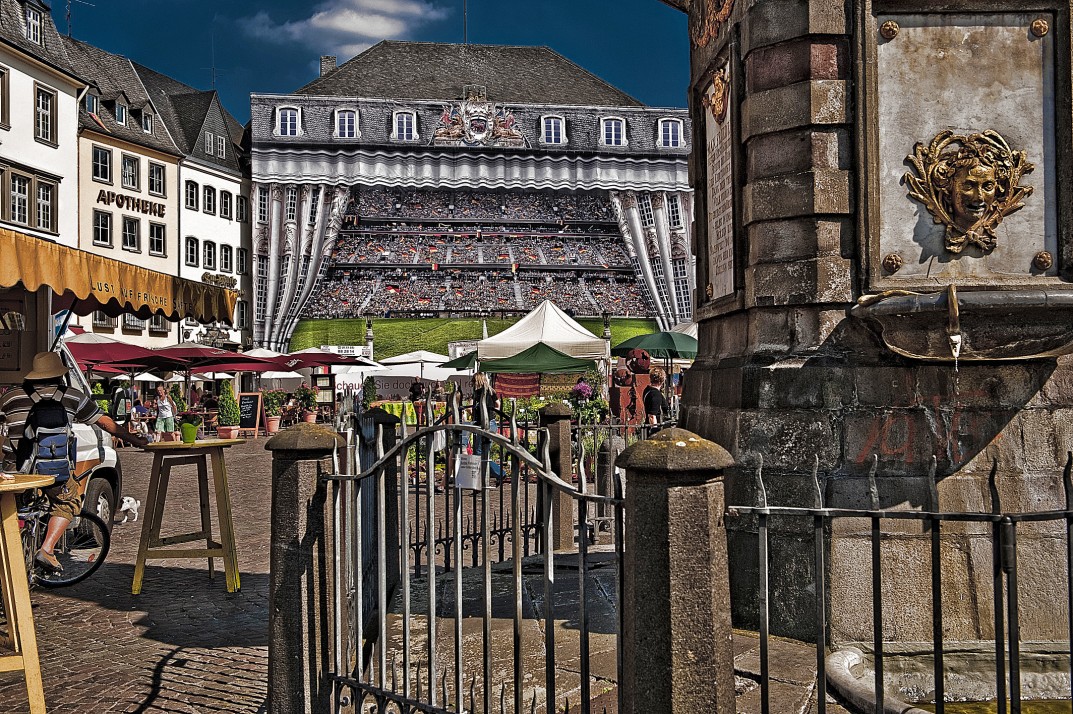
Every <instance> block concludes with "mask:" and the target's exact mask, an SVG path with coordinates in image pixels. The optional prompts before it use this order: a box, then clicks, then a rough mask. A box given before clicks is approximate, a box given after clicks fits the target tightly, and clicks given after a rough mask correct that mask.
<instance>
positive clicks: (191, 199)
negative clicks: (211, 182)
mask: <svg viewBox="0 0 1073 714" xmlns="http://www.w3.org/2000/svg"><path fill="white" fill-rule="evenodd" d="M199 188H200V187H199V186H198V185H197V182H195V181H187V182H186V207H187V208H189V209H190V210H191V211H196V210H197V206H198V200H199V199H198V191H199Z"/></svg>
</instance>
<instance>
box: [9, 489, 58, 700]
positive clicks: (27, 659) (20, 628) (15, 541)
mask: <svg viewBox="0 0 1073 714" xmlns="http://www.w3.org/2000/svg"><path fill="white" fill-rule="evenodd" d="M55 480H56V479H54V478H53V477H52V476H40V475H38V474H18V475H16V476H15V478H0V591H2V592H3V599H4V612H5V613H7V641H6V644H7V646H8V647H9V648H10V649H11V650H13V651H14V654H9V655H0V672H17V671H19V670H20V669H21V670H22V674H23V678H24V679H25V680H26V697H27V699H28V700H29V703H30V712H31V714H38V713H39V712H40V713H41V714H44V711H45V692H44V688H43V687H42V685H41V661H40V660H39V659H38V656H37V635H36V633H35V632H34V616H33V613H32V612H31V611H30V588H29V585H28V583H27V580H26V559H25V557H24V555H23V552H22V538H21V537H20V536H19V518H18V515H17V514H16V510H17V507H16V505H15V494H18V493H22V492H23V491H28V490H30V489H31V488H44V487H46V486H51V485H52V483H53V482H54V481H55Z"/></svg>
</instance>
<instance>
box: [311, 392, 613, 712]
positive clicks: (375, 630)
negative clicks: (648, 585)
mask: <svg viewBox="0 0 1073 714" xmlns="http://www.w3.org/2000/svg"><path fill="white" fill-rule="evenodd" d="M463 417H464V414H463V413H462V410H461V408H460V405H459V404H458V403H457V402H456V403H455V404H454V405H453V406H452V408H451V410H450V412H449V414H447V415H446V417H445V418H443V419H442V420H440V421H439V422H437V423H434V424H432V425H430V426H424V427H421V428H419V429H417V430H416V431H415V432H412V433H411V432H409V430H408V429H407V427H406V426H405V425H401V428H400V431H399V432H398V434H397V436H398V440H397V442H396V440H395V438H394V436H395V435H394V434H389V433H386V432H385V426H386V425H384V424H379V425H377V426H376V429H375V434H373V435H372V438H371V439H367V440H366V442H365V443H366V459H365V461H362V462H361V464H362V466H361V467H360V473H355V472H356V471H358V470H359V469H358V468H357V467H354V466H353V464H355V463H357V459H356V457H358V455H359V454H358V452H359V450H360V447H359V446H358V444H357V443H356V440H352V443H351V447H350V449H351V453H350V457H351V458H349V459H348V464H350V465H351V467H350V468H348V469H347V471H348V472H349V473H337V474H334V475H333V476H331V477H330V479H329V481H330V483H331V497H332V499H333V506H332V513H333V526H332V527H333V529H334V532H335V536H336V538H335V543H336V544H338V545H337V552H335V553H332V554H331V555H332V556H333V562H334V564H335V565H334V567H335V569H336V570H335V573H334V574H335V578H334V583H335V584H336V585H335V588H334V591H333V592H332V593H331V597H332V599H333V602H334V603H335V605H336V613H337V617H336V620H335V624H334V635H333V640H334V642H333V652H334V655H333V662H332V670H333V671H332V672H331V673H330V674H331V678H332V680H333V681H334V682H335V686H336V688H337V689H336V691H337V696H336V702H337V705H338V709H339V710H341V711H342V710H346V709H349V708H351V707H356V708H357V709H358V710H360V711H370V710H374V711H381V712H382V711H388V710H389V709H390V710H391V711H399V712H452V711H453V712H462V711H469V712H478V711H481V712H488V713H490V712H493V711H495V710H496V708H498V710H499V711H501V712H504V713H505V712H507V711H511V712H515V713H518V714H520V713H521V712H536V711H547V712H550V711H560V710H562V708H563V707H564V706H565V707H571V706H573V707H576V708H577V710H580V711H582V712H589V711H591V709H592V707H593V705H592V702H593V691H592V687H593V684H594V682H598V683H600V685H601V686H603V687H606V688H607V689H609V690H612V691H611V692H610V694H611V696H613V695H614V691H613V690H614V689H615V687H616V686H617V682H618V681H620V680H621V666H622V665H621V655H620V648H619V646H618V644H619V643H618V638H619V633H620V632H621V622H620V621H619V615H618V612H619V609H618V608H617V603H618V602H620V600H621V597H620V591H621V582H622V578H621V567H622V548H623V542H624V541H623V508H624V499H623V495H622V489H623V485H622V481H621V479H620V478H617V477H616V478H614V479H613V484H612V491H613V493H611V494H609V495H601V494H598V493H596V492H594V491H593V490H592V489H591V488H590V486H589V483H588V480H587V478H586V475H585V473H584V469H582V470H581V472H580V473H579V475H578V483H577V484H576V485H575V484H574V483H573V482H572V478H571V476H570V475H568V474H564V475H560V474H557V473H556V472H555V470H554V468H553V466H552V460H551V455H550V451H549V443H550V437H549V434H548V430H547V429H545V428H538V427H533V426H531V425H528V424H523V425H519V424H518V423H517V421H516V420H514V419H513V418H510V419H509V420H508V421H506V422H505V427H504V428H500V429H487V428H482V427H481V426H479V425H473V424H469V423H466V420H465V419H464V418H463ZM389 429H394V426H390V427H389ZM367 431H368V429H367ZM365 436H369V434H366V435H365ZM467 441H470V442H471V443H474V444H479V445H480V446H481V448H480V449H473V450H479V451H480V454H479V485H480V486H482V488H480V489H473V490H471V491H465V490H463V489H460V488H457V486H458V484H459V479H460V474H459V473H458V457H459V456H460V455H461V454H463V453H464V452H466V451H467V450H468V448H470V447H467V446H466V443H467ZM580 457H581V458H582V459H584V458H585V453H584V450H583V449H582V450H581V452H580ZM493 464H495V465H498V466H499V467H500V468H501V469H502V478H501V479H500V481H501V484H500V486H499V487H498V489H495V488H493V484H494V482H495V480H496V478H495V476H494V475H493V473H494V471H493V468H492V467H493ZM411 477H413V478H414V480H413V482H411ZM438 489H443V490H444V491H446V493H442V494H441V493H438V492H437V491H438ZM493 508H495V511H494V512H495V513H497V514H498V515H495V516H493ZM597 509H604V511H606V512H609V513H610V514H611V515H610V516H608V517H607V523H608V524H609V525H608V526H607V527H606V529H605V530H606V532H608V533H609V534H610V542H609V543H606V544H603V545H599V546H597V545H596V544H595V543H594V540H593V538H592V536H593V534H594V533H595V532H596V530H597V528H596V527H595V526H594V525H593V524H594V520H593V519H594V518H596V517H598V514H597ZM557 519H569V521H570V522H571V523H576V534H578V537H576V539H575V541H576V545H575V546H574V547H570V548H565V549H562V550H560V551H557V552H554V553H553V552H552V549H551V547H550V546H549V542H550V540H551V539H550V538H547V537H545V536H546V534H549V533H551V532H552V529H553V527H554V525H555V522H556V520H557ZM429 524H436V525H435V526H432V527H430V525H429ZM467 556H468V557H467ZM460 564H461V565H462V566H463V567H458V566H459V565H460ZM508 564H509V567H507V566H508ZM493 566H495V567H493ZM573 569H576V570H577V579H576V582H571V580H570V579H566V580H564V579H563V578H562V574H563V573H564V572H569V570H573ZM609 604H610V605H609ZM590 610H592V611H593V612H591V613H590ZM593 617H596V618H597V619H596V620H593V619H592V618H593ZM592 622H597V624H598V627H599V630H598V631H597V632H595V633H594V632H593V630H592V627H591V623H592ZM594 638H597V639H598V642H599V643H600V644H601V645H602V646H601V647H600V650H601V652H610V653H613V658H614V663H613V665H612V666H609V667H606V668H604V669H602V670H600V671H599V672H594V671H593V666H592V656H591V649H592V647H591V645H592V641H593V639H594ZM575 652H576V654H575ZM565 660H569V661H565Z"/></svg>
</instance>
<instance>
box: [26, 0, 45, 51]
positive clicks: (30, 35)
mask: <svg viewBox="0 0 1073 714" xmlns="http://www.w3.org/2000/svg"><path fill="white" fill-rule="evenodd" d="M26 39H27V40H29V41H30V42H33V43H34V44H35V45H39V44H41V10H40V9H38V8H36V7H33V6H32V5H30V4H28V3H27V5H26Z"/></svg>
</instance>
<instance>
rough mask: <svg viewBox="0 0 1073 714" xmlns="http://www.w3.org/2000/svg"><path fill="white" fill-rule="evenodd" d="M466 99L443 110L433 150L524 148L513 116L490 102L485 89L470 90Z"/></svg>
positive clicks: (475, 87) (468, 87)
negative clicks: (453, 147)
mask: <svg viewBox="0 0 1073 714" xmlns="http://www.w3.org/2000/svg"><path fill="white" fill-rule="evenodd" d="M463 96H464V97H465V98H464V99H463V100H462V101H461V102H459V103H458V104H457V105H448V106H445V107H444V108H443V114H442V115H441V116H440V125H439V126H438V127H437V128H436V131H435V132H434V133H433V135H432V145H433V146H505V147H523V146H525V137H524V136H522V133H521V132H520V131H519V130H518V127H517V121H516V120H515V118H514V112H513V111H511V110H510V109H507V108H506V107H502V106H496V105H495V104H493V103H492V102H490V101H488V98H487V96H486V94H485V91H484V87H478V86H467V87H466V88H465V91H464V93H463Z"/></svg>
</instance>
